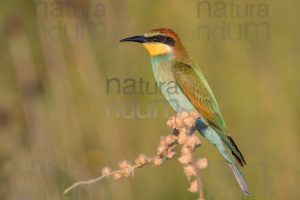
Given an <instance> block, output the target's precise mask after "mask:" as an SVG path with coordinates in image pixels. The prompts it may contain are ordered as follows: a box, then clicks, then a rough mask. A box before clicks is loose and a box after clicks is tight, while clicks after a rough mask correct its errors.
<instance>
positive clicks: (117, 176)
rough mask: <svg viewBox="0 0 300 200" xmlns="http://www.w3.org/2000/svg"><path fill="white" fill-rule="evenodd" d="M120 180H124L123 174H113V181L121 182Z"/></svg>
mask: <svg viewBox="0 0 300 200" xmlns="http://www.w3.org/2000/svg"><path fill="white" fill-rule="evenodd" d="M120 178H122V174H121V173H119V172H118V173H115V174H113V179H114V180H119V179H120Z"/></svg>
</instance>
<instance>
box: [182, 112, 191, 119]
mask: <svg viewBox="0 0 300 200" xmlns="http://www.w3.org/2000/svg"><path fill="white" fill-rule="evenodd" d="M179 115H180V117H181V118H183V119H184V118H187V117H189V116H190V114H189V113H188V112H186V111H183V112H181V113H179Z"/></svg>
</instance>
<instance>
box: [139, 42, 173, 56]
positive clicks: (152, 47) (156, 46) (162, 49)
mask: <svg viewBox="0 0 300 200" xmlns="http://www.w3.org/2000/svg"><path fill="white" fill-rule="evenodd" d="M143 46H144V47H145V48H146V50H147V51H148V53H149V54H150V56H158V55H162V54H166V53H169V52H171V51H172V48H171V47H169V46H168V45H166V44H162V43H143Z"/></svg>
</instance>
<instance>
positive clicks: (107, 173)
mask: <svg viewBox="0 0 300 200" xmlns="http://www.w3.org/2000/svg"><path fill="white" fill-rule="evenodd" d="M110 172H111V170H110V168H109V167H104V168H103V169H102V170H101V174H102V176H107V177H108V176H109V175H110Z"/></svg>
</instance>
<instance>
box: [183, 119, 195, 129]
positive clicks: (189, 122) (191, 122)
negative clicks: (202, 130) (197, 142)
mask: <svg viewBox="0 0 300 200" xmlns="http://www.w3.org/2000/svg"><path fill="white" fill-rule="evenodd" d="M183 122H184V124H185V125H186V126H187V127H188V128H192V127H194V125H195V119H194V118H193V117H187V118H185V119H184V120H183Z"/></svg>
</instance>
